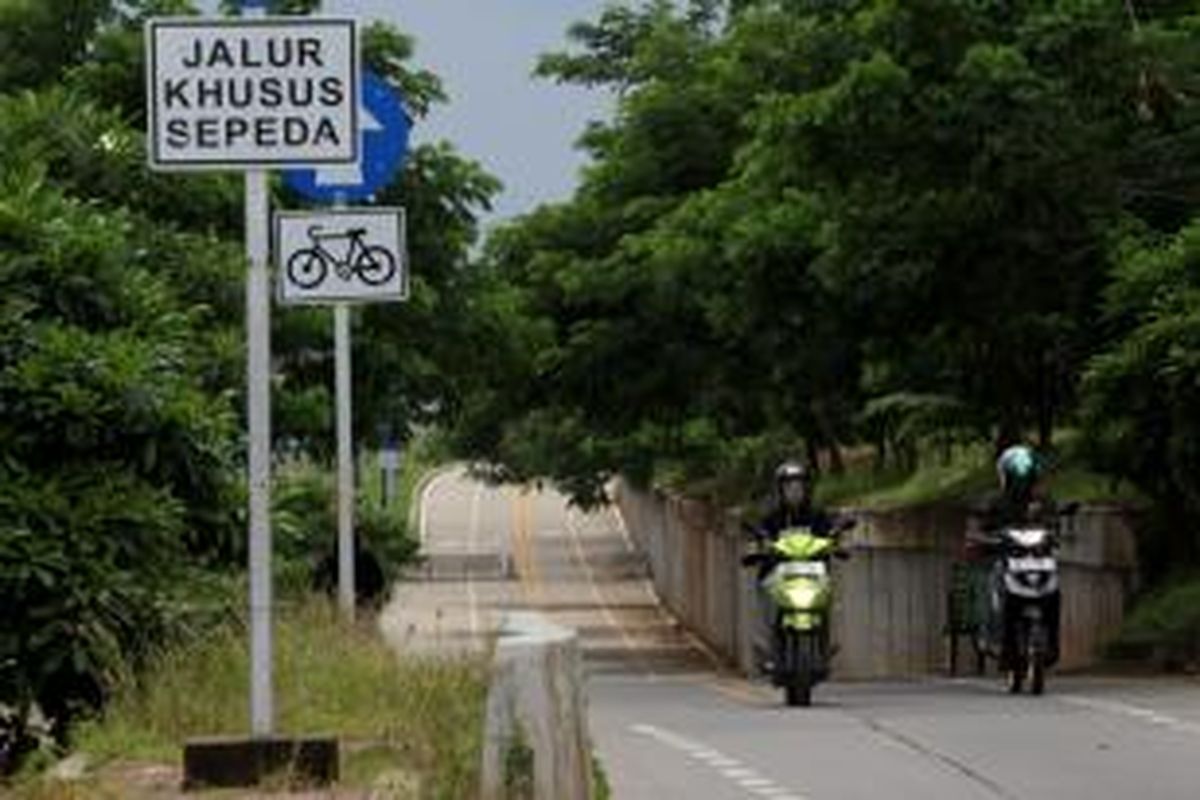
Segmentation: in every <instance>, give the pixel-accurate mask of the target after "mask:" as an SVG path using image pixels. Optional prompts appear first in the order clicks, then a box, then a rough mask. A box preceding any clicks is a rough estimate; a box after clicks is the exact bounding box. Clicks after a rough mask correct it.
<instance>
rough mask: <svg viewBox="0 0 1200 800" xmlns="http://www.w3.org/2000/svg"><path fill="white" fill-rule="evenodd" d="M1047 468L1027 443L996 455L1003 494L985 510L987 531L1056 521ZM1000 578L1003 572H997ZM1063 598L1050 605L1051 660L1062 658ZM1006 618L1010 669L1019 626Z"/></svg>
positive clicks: (1003, 659) (1005, 656) (1003, 664)
mask: <svg viewBox="0 0 1200 800" xmlns="http://www.w3.org/2000/svg"><path fill="white" fill-rule="evenodd" d="M1042 472H1043V462H1042V459H1041V457H1040V456H1039V455H1038V454H1037V453H1036V452H1035V451H1034V449H1033V448H1032V447H1030V446H1029V445H1027V444H1022V443H1018V444H1013V445H1010V446H1009V447H1006V448H1005V449H1004V450H1003V451H1001V453H1000V455H999V457H998V458H997V459H996V478H997V480H998V481H999V489H1000V491H999V494H998V495H996V496H995V497H994V498H993V499H992V500H991V502H990V503H989V504H988V507H987V508H986V509H985V511H984V513H983V520H982V527H983V530H984V531H987V532H994V531H997V530H1000V529H1001V528H1006V527H1020V526H1024V525H1029V524H1034V523H1044V524H1054V523H1055V522H1056V520H1055V519H1054V517H1055V515H1056V513H1057V510H1058V505H1057V504H1056V503H1055V502H1054V501H1053V500H1051V499H1050V498H1049V497H1048V496H1046V495H1045V493H1044V491H1042V489H1041V486H1040V481H1041V477H1042ZM993 580H994V581H999V580H1000V578H999V573H998V572H997V573H995V574H994V575H993ZM1060 606H1061V598H1060V597H1058V596H1056V597H1055V598H1054V599H1053V600H1052V601H1051V602H1050V603H1049V604H1048V605H1047V609H1046V612H1047V626H1048V627H1049V629H1050V631H1051V636H1050V652H1049V658H1048V659H1047V661H1048V663H1050V664H1053V663H1054V662H1056V661H1057V660H1058V638H1059V630H1058V628H1059V618H1060ZM1001 617H1002V618H1003V619H1004V620H1005V629H1004V631H1003V640H1002V650H1001V654H1000V668H1001V669H1007V668H1008V665H1009V664H1010V663H1011V657H1012V653H1013V652H1014V651H1015V650H1016V627H1015V618H1016V615H1015V614H1014V613H1006V614H1003V615H1001Z"/></svg>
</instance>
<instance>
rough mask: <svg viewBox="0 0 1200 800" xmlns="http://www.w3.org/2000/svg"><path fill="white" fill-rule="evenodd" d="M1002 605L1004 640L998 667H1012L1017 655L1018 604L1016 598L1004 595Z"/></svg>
mask: <svg viewBox="0 0 1200 800" xmlns="http://www.w3.org/2000/svg"><path fill="white" fill-rule="evenodd" d="M1003 606H1004V615H1003V616H1004V621H1003V625H1004V642H1003V646H1002V647H1001V656H1000V669H1013V666H1014V664H1015V663H1016V655H1017V620H1018V617H1019V616H1020V611H1021V609H1020V606H1019V604H1018V601H1017V598H1015V597H1011V596H1008V595H1006V596H1005V597H1004V601H1003Z"/></svg>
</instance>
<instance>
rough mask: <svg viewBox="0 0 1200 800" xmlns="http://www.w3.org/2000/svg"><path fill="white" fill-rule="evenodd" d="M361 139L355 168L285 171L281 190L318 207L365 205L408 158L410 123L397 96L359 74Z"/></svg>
mask: <svg viewBox="0 0 1200 800" xmlns="http://www.w3.org/2000/svg"><path fill="white" fill-rule="evenodd" d="M362 92H363V102H362V114H361V117H362V136H363V142H362V147H361V148H360V149H359V152H360V153H361V154H362V157H361V159H360V161H359V162H358V163H357V164H353V165H350V166H345V167H343V166H331V167H328V168H317V169H304V170H288V171H286V172H284V173H283V182H284V184H285V185H286V186H287V187H288V188H289V189H291V190H292V191H294V192H296V193H297V194H299V195H301V196H303V197H305V198H307V199H309V200H312V201H314V202H318V203H350V202H355V201H364V200H370V199H371V198H372V197H374V195H375V194H377V193H378V192H379V191H381V190H382V189H384V188H386V187H387V185H388V184H389V183H391V181H392V178H393V177H394V176H395V175H396V173H397V172H399V171H400V169H401V168H402V167H403V166H404V161H405V159H406V158H407V157H408V140H409V135H410V134H411V132H412V120H411V118H410V117H409V115H408V110H407V109H406V108H405V107H404V101H403V100H402V99H401V97H400V94H399V93H398V92H397V91H396V90H395V88H393V87H392V85H391V84H389V83H388V82H387V81H385V80H384V79H383V78H381V77H379V76H378V75H376V74H375V73H373V72H371V71H370V70H363V73H362Z"/></svg>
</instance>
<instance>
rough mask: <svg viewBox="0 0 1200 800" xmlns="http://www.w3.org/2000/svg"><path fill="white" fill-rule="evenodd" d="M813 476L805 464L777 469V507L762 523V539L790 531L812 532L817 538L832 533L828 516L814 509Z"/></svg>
mask: <svg viewBox="0 0 1200 800" xmlns="http://www.w3.org/2000/svg"><path fill="white" fill-rule="evenodd" d="M812 491H813V475H812V470H810V469H809V468H808V466H807V465H806V464H803V463H801V462H799V461H784V462H783V463H782V464H780V465H779V466H778V467H777V468H776V469H775V498H774V505H773V507H772V508H771V510H770V511H769V512H768V513H767V515H766V516H765V517H764V518H763V520H762V522H761V523H759V526H758V530H759V535H760V536H762V537H764V538H768V539H775V538H776V537H778V536H779V533H780V531H783V530H786V529H788V528H809V529H811V530H812V532H813V533H814V534H817V535H818V536H825V535H828V534H829V533H830V531H831V530H832V529H833V520H832V519H831V518H830V517H829V515H828V514H825V513H824V512H823V511H819V510H817V509H816V508H814V507H813V498H812Z"/></svg>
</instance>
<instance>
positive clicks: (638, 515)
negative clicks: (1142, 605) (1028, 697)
mask: <svg viewBox="0 0 1200 800" xmlns="http://www.w3.org/2000/svg"><path fill="white" fill-rule="evenodd" d="M616 499H617V505H618V508H619V509H620V511H621V513H622V514H623V516H624V518H625V523H626V526H627V527H628V529H629V532H630V535H631V536H632V538H633V539H634V541H635V542H637V543H638V545H639V546H640V547H641V548H642V549H643V550H644V552H645V553H646V556H647V561H648V563H649V566H650V572H651V575H652V578H653V581H654V585H655V588H656V590H657V592H658V594H659V596H660V598H661V599H662V601H663V602H664V603H665V604H666V605H667V607H668V608H669V609H670V610H671V611H672V612H673V613H674V614H675V615H676V616H677V617H678V618H679V619H680V621H681V622H683V623H684V624H685V625H687V626H688V627H689V628H690V629H691V630H692V631H693V632H695V634H696V635H697V636H699V637H700V638H701V639H703V640H704V641H705V642H706V643H707V644H708V645H709V646H711V647H712V648H713V649H714V650H715V651H716V652H718V653H719V654H721V655H723V656H724V657H725V658H726V659H727V660H728V661H729V662H730V663H731V664H733V665H735V666H737V667H738V668H739V669H741V670H742V671H744V672H749V671H750V669H751V668H752V657H751V651H750V639H749V637H750V633H751V631H752V630H753V624H754V619H753V615H755V614H757V613H758V611H757V606H756V603H755V597H754V586H753V582H752V580H751V576H750V575H749V573H748V571H747V570H744V569H743V568H742V567H741V565H740V559H741V556H742V554H743V552H744V547H745V541H744V537H743V535H742V534H741V532H740V530H739V527H738V525H737V523H736V520H734V519H733V518H732V517H731V516H730V515H729V514H728V513H726V512H724V511H723V510H719V509H714V508H712V507H710V506H707V505H705V504H703V503H700V502H698V501H695V500H691V499H687V498H682V497H678V496H671V495H664V494H660V493H655V492H646V491H640V490H636V489H633V488H632V487H630V486H629V485H628V484H625V483H621V484H619V485H618V488H617V491H616ZM851 513H854V515H855V516H856V517H858V519H859V520H860V524H859V525H858V527H857V528H855V529H854V530H853V531H851V532H850V533H849V534H848V535H847V537H846V539H845V543H846V545H847V546H848V547H849V548H850V549H851V551H852V552H853V557H852V558H851V559H850V560H849V561H848V562H845V563H836V564H835V565H834V574H835V579H836V580H837V581H838V589H837V601H836V603H835V606H834V612H833V636H834V640H835V641H836V642H838V645H839V651H838V653H837V656H836V657H835V661H834V670H835V671H836V673H837V675H838V676H839V677H842V678H851V679H857V678H894V677H905V676H917V675H925V674H931V673H937V672H941V671H943V670H944V669H945V668H946V665H947V663H948V658H949V656H948V649H949V647H948V644H949V642H948V639H947V637H946V635H945V629H946V624H947V619H948V602H947V600H948V593H949V589H950V577H951V567H952V564H953V563H954V561H955V560H956V559H957V558H958V557H959V556H960V555H961V553H962V547H963V542H964V537H965V533H966V530H967V527H968V516H967V512H966V509H963V508H954V507H927V508H920V509H905V510H899V511H883V512H876V511H872V512H851ZM1067 533H1068V534H1069V536H1068V538H1067V540H1066V542H1065V545H1064V547H1063V549H1062V551H1061V552H1060V564H1061V571H1062V585H1063V616H1062V633H1063V636H1062V658H1061V662H1060V666H1061V668H1063V669H1079V668H1085V667H1088V666H1091V665H1093V664H1094V663H1096V661H1097V657H1098V654H1099V651H1100V649H1101V648H1102V646H1103V645H1104V644H1106V643H1107V642H1109V641H1111V639H1112V637H1113V636H1114V634H1115V633H1116V631H1117V630H1118V629H1119V628H1120V625H1121V621H1122V619H1123V617H1124V611H1125V605H1126V601H1127V599H1128V598H1129V596H1130V594H1131V592H1132V589H1133V587H1134V580H1135V576H1136V560H1135V554H1134V537H1133V531H1132V524H1131V520H1130V518H1129V517H1128V515H1127V514H1126V512H1124V511H1123V510H1122V509H1119V508H1114V507H1091V508H1085V509H1083V510H1081V511H1080V513H1079V514H1078V515H1077V516H1076V518H1075V519H1074V521H1073V522H1072V523H1071V526H1070V528H1069V529H1068V531H1067Z"/></svg>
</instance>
